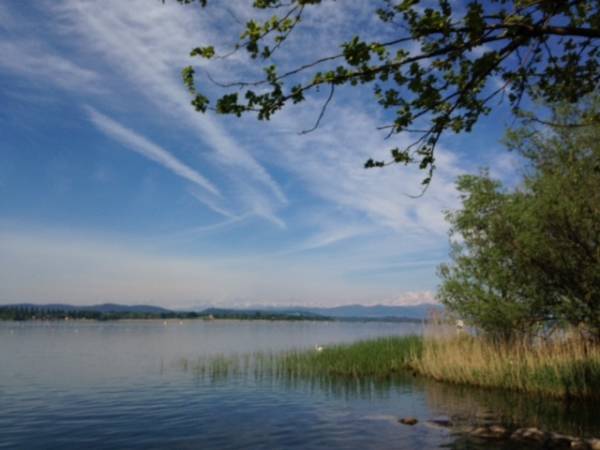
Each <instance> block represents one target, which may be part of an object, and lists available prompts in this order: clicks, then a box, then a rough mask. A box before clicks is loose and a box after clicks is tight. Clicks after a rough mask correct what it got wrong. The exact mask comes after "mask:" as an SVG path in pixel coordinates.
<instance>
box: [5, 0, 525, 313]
mask: <svg viewBox="0 0 600 450" xmlns="http://www.w3.org/2000/svg"><path fill="white" fill-rule="evenodd" d="M344 5H345V7H344V8H341V7H340V5H339V2H333V3H331V4H325V5H324V6H323V7H322V9H319V10H318V11H317V12H318V14H317V15H316V16H313V17H312V19H313V20H318V21H319V22H320V23H322V25H323V26H322V27H319V30H326V31H322V32H315V31H314V29H313V28H311V27H310V26H307V27H305V28H302V29H300V30H299V32H298V33H297V34H296V35H295V36H294V37H293V39H291V40H290V42H289V46H290V49H291V50H292V52H291V54H293V55H295V58H305V59H310V58H311V56H313V55H317V54H322V53H323V52H327V51H335V50H336V48H335V45H336V43H338V42H340V40H341V39H343V38H344V37H348V36H350V35H352V33H353V30H355V29H356V27H357V26H359V27H361V29H362V30H374V25H375V24H376V22H375V19H374V18H372V17H371V16H369V15H368V14H367V8H366V6H368V5H367V2H360V1H353V2H350V1H349V2H347V3H345V4H344ZM221 6H222V5H221ZM229 9H230V10H231V11H230V12H231V13H232V14H230V13H229V12H228V11H226V10H225V8H222V7H213V8H208V9H207V10H201V9H200V8H198V7H190V6H188V7H183V6H180V5H177V4H174V2H167V4H165V5H163V4H162V2H160V1H158V0H156V1H155V0H132V1H127V2H124V1H120V0H114V1H111V0H103V1H95V2H86V1H79V0H56V1H50V0H40V1H37V2H22V1H19V0H5V1H3V2H1V3H0V54H1V57H0V136H1V139H0V303H12V302H21V301H33V302H50V301H52V302H54V301H65V302H72V303H79V304H90V303H97V302H104V301H115V302H122V303H151V304H161V305H165V306H171V307H192V306H201V305H222V306H247V305H256V304H261V305H291V304H293V305H338V304H347V303H357V302H359V303H365V304H375V303H386V304H414V303H419V302H426V301H432V299H433V295H434V292H435V287H436V285H437V279H436V276H435V271H436V266H437V265H438V264H439V263H441V262H443V261H446V260H447V258H448V236H447V225H446V224H445V222H444V220H443V213H442V211H443V210H445V209H449V208H456V207H457V206H458V200H457V195H456V192H455V190H454V180H455V178H456V176H457V175H459V174H461V173H464V172H474V171H476V170H477V169H478V167H481V166H490V167H491V168H492V173H493V174H494V175H496V176H497V177H499V178H501V179H505V180H510V179H511V178H513V177H514V174H515V171H516V168H515V161H514V157H513V155H511V154H510V153H508V152H506V151H505V150H503V148H502V146H501V144H500V142H499V141H500V139H501V137H502V134H503V129H504V126H505V124H506V123H508V121H509V120H510V117H509V115H508V114H507V113H506V109H505V107H504V106H500V107H499V108H498V110H497V111H496V113H495V114H494V115H493V116H492V117H490V118H489V119H487V120H485V121H484V122H483V123H481V124H480V125H479V126H478V127H477V128H476V130H475V132H474V133H472V134H471V135H460V136H449V137H447V138H445V140H444V141H443V142H442V143H441V145H440V147H439V149H438V154H437V158H438V159H437V163H438V167H439V169H438V170H437V171H436V174H435V177H434V180H433V183H432V186H431V188H430V189H429V190H428V192H427V194H426V195H425V196H424V197H422V198H420V199H416V200H415V199H412V198H410V197H409V196H407V195H406V194H414V193H418V192H419V183H420V180H421V179H422V177H423V174H422V173H420V172H419V171H418V170H413V169H410V168H409V169H407V168H404V167H390V168H388V169H386V170H383V171H382V170H368V171H367V170H364V169H363V168H362V164H363V163H364V161H365V160H366V159H367V158H368V157H375V158H385V157H386V155H387V152H388V149H389V148H390V147H391V146H397V145H399V146H401V145H402V144H403V143H408V142H409V137H406V136H397V137H395V138H394V139H393V140H390V141H385V140H384V137H385V134H382V133H380V132H377V131H376V127H377V126H379V125H381V124H383V123H385V119H386V118H385V117H384V116H383V115H382V112H381V111H379V110H378V109H377V107H376V105H374V101H373V99H372V94H371V92H370V91H367V90H365V91H358V92H357V91H355V90H351V89H340V90H338V92H337V96H336V97H335V99H334V102H333V103H332V105H331V107H330V108H329V110H328V113H327V115H326V116H325V118H324V120H323V123H322V126H321V128H320V129H318V130H317V131H315V132H314V133H311V134H308V135H300V134H299V133H298V132H299V131H301V130H303V129H306V128H310V127H311V126H312V124H313V123H314V120H315V118H316V116H317V114H318V110H319V106H320V100H322V97H321V96H322V95H323V94H324V93H320V94H315V97H312V98H309V100H308V102H307V103H306V104H303V105H302V106H301V107H292V108H290V109H287V110H285V111H283V112H282V113H280V114H279V115H277V116H276V117H275V118H274V119H273V120H272V121H270V122H258V121H256V120H255V119H253V118H251V117H247V118H243V119H241V120H239V119H235V118H231V117H219V116H215V115H210V114H209V115H200V114H198V113H196V112H194V111H193V109H192V107H191V106H190V105H189V100H190V99H189V97H188V95H187V93H186V91H185V89H184V88H183V85H182V83H181V80H180V75H179V74H180V70H181V68H182V67H184V66H186V65H188V64H190V63H192V64H203V65H202V66H200V67H198V70H200V71H202V70H208V71H210V73H211V75H212V76H214V77H215V78H218V79H220V80H222V81H230V80H235V79H240V78H244V79H252V78H253V77H254V78H255V77H256V75H257V74H256V72H255V69H254V68H253V67H252V66H251V65H250V64H249V62H248V60H247V59H246V58H245V56H244V55H242V54H239V55H238V54H236V55H234V56H233V57H232V58H230V60H228V61H223V62H220V63H218V64H213V65H210V66H206V65H205V63H203V62H201V61H198V60H191V59H190V58H189V56H188V54H189V51H190V49H191V48H193V47H194V46H196V45H200V44H205V43H210V42H218V43H221V47H220V48H221V49H225V48H227V45H228V44H229V45H230V44H232V43H233V42H234V39H233V38H234V37H235V35H236V34H237V29H238V28H236V27H239V25H238V24H237V23H236V22H235V20H233V16H236V17H238V18H240V19H241V20H245V19H246V18H247V17H249V15H250V14H251V10H250V8H248V6H247V5H246V2H237V3H236V2H231V3H229ZM310 19H311V18H310V17H309V20H308V21H307V24H309V23H310V22H311V20H310ZM223 36H225V39H224V40H225V41H226V42H223ZM279 58H280V59H278V60H277V62H278V63H279V64H281V65H283V66H284V67H285V66H290V65H292V64H294V63H295V62H296V61H297V59H296V60H293V59H291V58H290V57H289V56H287V54H286V53H282V54H281V56H279ZM203 82H204V84H203V86H204V87H205V88H206V89H208V90H209V91H210V90H211V89H216V88H215V87H214V86H212V85H211V84H210V83H207V82H206V79H203V78H202V77H201V78H200V83H203Z"/></svg>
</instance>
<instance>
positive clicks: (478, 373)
mask: <svg viewBox="0 0 600 450" xmlns="http://www.w3.org/2000/svg"><path fill="white" fill-rule="evenodd" d="M411 367H412V368H413V369H414V370H416V371H417V372H419V373H420V374H422V375H425V376H428V377H431V378H433V379H435V380H439V381H445V382H452V383H459V384H468V385H472V386H480V387H493V388H503V389H511V390H515V391H521V392H528V393H535V394H542V395H545V396H550V397H556V398H600V389H599V387H600V348H599V347H598V346H593V345H590V344H589V343H587V342H585V341H583V340H580V339H577V338H570V339H556V340H554V341H549V342H546V341H540V342H535V343H532V342H529V341H525V340H523V341H518V342H511V343H510V344H499V343H497V342H491V341H488V340H486V339H484V338H481V337H473V336H469V335H462V336H457V337H453V338H446V339H440V338H436V337H428V338H425V339H424V342H423V349H422V352H421V355H420V357H419V358H416V359H414V360H413V361H412V362H411Z"/></svg>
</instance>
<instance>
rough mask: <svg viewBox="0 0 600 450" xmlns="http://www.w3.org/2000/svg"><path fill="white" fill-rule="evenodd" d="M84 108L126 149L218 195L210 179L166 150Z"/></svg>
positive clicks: (105, 131) (92, 109)
mask: <svg viewBox="0 0 600 450" xmlns="http://www.w3.org/2000/svg"><path fill="white" fill-rule="evenodd" d="M86 109H87V112H88V114H89V116H90V120H91V121H92V122H93V123H94V125H95V126H96V127H98V129H100V130H101V131H102V132H104V133H106V134H107V135H108V136H110V137H111V138H113V139H115V140H117V141H118V142H120V143H121V144H123V145H125V146H126V147H127V148H128V149H130V150H133V151H135V152H137V153H139V154H141V155H143V156H145V157H146V158H148V159H151V160H152V161H155V162H157V163H158V164H160V165H161V166H163V167H165V168H167V169H169V170H170V171H171V172H173V173H175V174H177V175H179V176H180V177H181V178H184V179H186V180H188V181H191V182H192V183H194V184H196V185H198V186H200V187H202V188H204V189H206V190H207V191H209V192H211V193H213V194H215V195H220V193H219V190H218V189H217V188H216V187H215V186H214V185H213V184H212V183H211V182H210V181H208V180H207V179H206V178H205V177H203V176H202V175H200V174H199V173H198V172H197V171H195V170H194V169H192V168H190V167H189V166H186V165H185V164H183V163H182V162H181V161H179V160H178V159H177V158H175V157H174V156H173V155H171V154H170V153H169V152H168V151H167V150H165V149H163V148H162V147H159V146H158V145H156V144H155V143H153V142H150V141H149V140H148V139H146V138H145V137H143V136H141V135H139V134H137V133H135V132H133V131H131V130H129V129H127V128H125V127H124V126H123V125H121V124H119V123H117V122H115V121H114V120H112V119H111V118H109V117H107V116H105V115H104V114H102V113H100V112H98V111H96V110H95V109H94V108H90V107H88V108H86Z"/></svg>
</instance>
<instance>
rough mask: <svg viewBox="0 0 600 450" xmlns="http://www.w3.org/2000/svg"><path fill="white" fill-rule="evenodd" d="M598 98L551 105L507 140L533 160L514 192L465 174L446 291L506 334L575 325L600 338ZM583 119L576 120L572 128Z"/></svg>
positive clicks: (454, 302)
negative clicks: (543, 119)
mask: <svg viewBox="0 0 600 450" xmlns="http://www.w3.org/2000/svg"><path fill="white" fill-rule="evenodd" d="M598 112H600V101H598V99H597V98H596V99H594V100H591V101H585V102H580V104H579V105H578V106H573V105H564V104H563V105H562V106H559V107H556V108H554V112H553V118H552V123H553V124H554V125H553V126H552V127H548V126H546V125H542V126H541V127H540V126H539V124H538V125H537V126H536V122H530V123H529V125H527V126H524V127H523V128H521V129H518V130H514V131H512V132H510V133H509V134H508V137H507V144H508V146H509V147H510V148H512V149H515V150H516V151H518V152H520V154H521V155H522V156H523V157H524V158H525V160H526V162H527V163H528V169H527V172H528V173H527V174H526V175H525V177H524V181H523V184H522V185H521V186H520V187H519V188H518V189H515V190H513V191H509V190H507V189H505V188H503V187H502V185H501V184H500V183H499V182H498V181H494V180H492V179H491V178H490V176H489V174H488V173H486V172H483V173H482V174H480V175H479V176H473V175H467V176H462V177H460V178H459V180H458V189H459V191H460V192H461V195H462V202H463V207H462V209H460V210H458V211H455V212H450V213H448V214H447V218H448V220H449V222H450V223H451V225H452V229H451V235H452V236H453V237H454V243H453V249H452V259H453V262H452V264H450V265H442V266H441V267H440V271H439V272H440V275H441V277H442V285H441V288H440V291H439V297H440V299H441V300H442V302H443V303H444V304H446V305H447V306H448V307H449V308H450V309H452V310H454V311H455V312H457V313H458V314H459V315H461V316H463V317H465V318H466V319H468V320H469V321H470V322H471V323H473V324H475V325H477V326H479V327H480V328H482V329H483V330H485V331H486V332H488V333H490V334H492V335H494V336H499V337H502V338H510V337H512V336H514V335H516V334H527V333H532V332H535V331H539V330H540V329H541V328H545V329H548V327H549V326H555V325H561V324H568V325H571V326H573V327H577V328H578V329H580V330H582V331H583V332H584V333H586V334H587V335H589V336H591V337H593V338H594V339H599V340H600V127H599V126H598V125H596V124H594V123H593V122H590V117H594V116H595V115H596V114H597V113H598ZM575 124H576V125H577V126H574V125H575Z"/></svg>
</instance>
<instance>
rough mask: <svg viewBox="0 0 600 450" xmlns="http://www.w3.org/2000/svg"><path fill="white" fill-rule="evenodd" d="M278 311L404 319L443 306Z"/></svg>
mask: <svg viewBox="0 0 600 450" xmlns="http://www.w3.org/2000/svg"><path fill="white" fill-rule="evenodd" d="M277 310H280V311H297V312H303V313H306V312H310V313H314V314H319V315H322V316H327V317H334V318H339V319H350V318H352V319H384V318H396V319H399V318H404V319H419V320H423V319H427V318H428V316H429V315H430V313H431V311H437V312H441V311H443V310H444V307H443V306H441V305H439V304H433V303H423V304H420V305H411V306H391V305H374V306H365V305H344V306H335V307H332V308H324V307H320V308H319V307H316V308H312V307H297V308H296V307H294V308H281V309H279V308H277Z"/></svg>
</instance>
